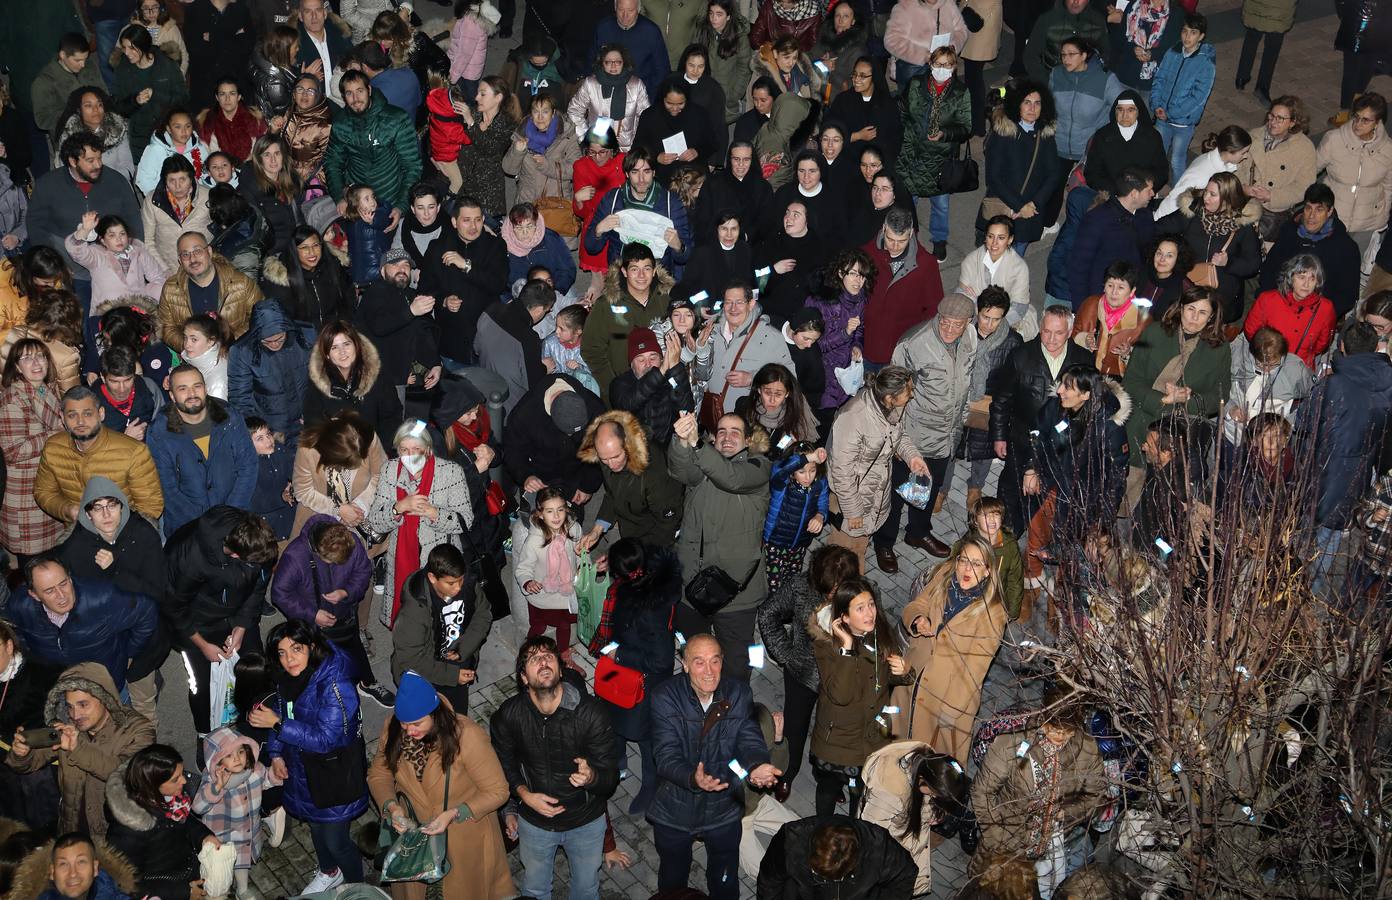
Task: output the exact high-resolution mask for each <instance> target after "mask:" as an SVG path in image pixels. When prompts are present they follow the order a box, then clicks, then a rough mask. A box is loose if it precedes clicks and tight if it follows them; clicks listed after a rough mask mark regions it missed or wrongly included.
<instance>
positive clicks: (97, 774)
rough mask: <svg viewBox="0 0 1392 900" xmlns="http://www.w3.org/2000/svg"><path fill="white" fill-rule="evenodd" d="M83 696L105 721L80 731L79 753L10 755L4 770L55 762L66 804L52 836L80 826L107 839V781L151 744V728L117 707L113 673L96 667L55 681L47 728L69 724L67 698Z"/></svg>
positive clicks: (118, 700)
mask: <svg viewBox="0 0 1392 900" xmlns="http://www.w3.org/2000/svg"><path fill="white" fill-rule="evenodd" d="M68 691H83V692H84V693H87V694H90V695H92V697H94V698H95V699H96V701H97V702H98V703H100V704H101V705H102V706H104V707H106V711H107V717H106V721H104V722H102V724H101V725H100V726H99V727H97V728H96V729H95V730H93V731H80V732H78V735H77V748H76V749H74V750H71V751H69V752H67V753H60V752H59V751H58V749H57V748H56V747H50V748H48V749H45V750H30V751H29V753H28V755H26V756H25V757H24V758H23V759H18V758H16V757H15V755H14V754H13V753H11V754H10V755H9V756H8V757H6V759H5V763H6V765H8V766H9V767H10V768H12V769H14V770H15V771H16V772H42V771H44V770H45V768H46V767H47V766H49V765H50V764H52V763H54V762H56V763H57V765H58V791H59V793H60V794H61V795H62V796H63V797H64V798H65V801H66V802H64V803H63V804H62V805H61V806H60V807H59V814H58V822H57V828H56V830H57V831H58V832H59V833H66V832H69V831H76V830H78V829H79V828H82V827H83V826H84V825H85V827H86V828H87V830H89V831H90V832H91V834H92V835H93V836H94V837H97V838H102V837H105V836H106V830H107V821H106V815H105V814H104V812H103V806H104V801H105V798H106V785H107V781H108V780H109V779H110V778H112V777H113V775H115V773H116V770H117V768H118V767H120V766H121V765H122V764H123V763H124V762H126V760H128V759H130V758H131V756H132V755H133V754H134V753H135V752H136V751H137V750H140V749H141V748H143V747H148V746H149V745H150V744H152V743H154V740H155V726H154V725H152V724H150V722H148V721H147V720H146V719H145V718H144V717H143V716H140V715H139V714H137V713H136V712H135V711H134V710H132V709H131V708H130V707H129V706H123V705H122V704H121V697H120V694H119V693H118V692H117V690H116V685H115V684H114V683H113V682H112V679H111V673H110V672H108V671H107V669H106V667H105V666H103V665H102V664H101V663H99V662H84V663H79V664H78V665H75V666H73V667H72V668H70V669H67V670H66V671H64V672H63V674H62V675H60V676H58V681H57V683H55V684H54V685H53V689H52V690H50V691H49V692H48V702H47V703H46V704H45V705H44V721H45V722H62V723H64V724H67V725H71V724H72V717H71V716H70V715H69V713H68V702H67V698H66V695H67V692H68Z"/></svg>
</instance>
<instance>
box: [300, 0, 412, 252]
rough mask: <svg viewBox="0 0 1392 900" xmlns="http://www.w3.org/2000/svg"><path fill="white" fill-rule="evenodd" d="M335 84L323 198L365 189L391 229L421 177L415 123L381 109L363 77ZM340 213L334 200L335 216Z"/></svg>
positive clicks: (348, 76)
mask: <svg viewBox="0 0 1392 900" xmlns="http://www.w3.org/2000/svg"><path fill="white" fill-rule="evenodd" d="M304 2H306V3H319V2H320V0H304ZM301 53H303V44H302V45H301ZM338 84H339V85H340V87H341V89H342V91H343V109H341V110H339V111H338V112H337V113H336V114H335V115H334V122H333V131H332V132H331V133H330V134H329V149H328V152H327V153H325V155H324V180H325V182H326V183H327V184H328V186H329V193H330V194H332V195H333V196H335V197H338V198H342V197H343V189H344V188H345V187H347V186H348V185H350V184H365V185H367V186H368V187H370V188H372V192H373V193H374V194H376V195H377V202H378V203H380V204H382V205H384V206H389V207H391V224H390V225H389V226H387V227H388V228H389V229H391V228H395V227H396V226H397V225H398V224H399V223H400V221H401V214H402V213H403V212H405V211H406V195H407V190H408V189H409V188H410V186H411V185H413V184H415V183H416V179H418V178H420V174H421V157H420V142H419V141H417V140H416V127H415V123H414V122H413V121H412V119H411V117H410V115H408V114H407V113H406V111H405V110H402V109H398V108H397V107H395V106H392V105H391V104H389V103H387V101H386V100H385V99H384V98H383V97H382V95H381V93H380V92H377V91H374V90H372V85H371V84H370V83H369V82H368V77H367V73H366V72H359V71H356V70H350V71H348V72H346V73H344V75H343V78H342V79H341V80H339V81H338ZM346 208H347V207H346V205H345V202H344V201H343V200H342V199H340V200H339V203H338V211H339V214H340V215H341V214H342V213H343V212H344V210H345V209H346Z"/></svg>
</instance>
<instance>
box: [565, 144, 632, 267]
mask: <svg viewBox="0 0 1392 900" xmlns="http://www.w3.org/2000/svg"><path fill="white" fill-rule="evenodd" d="M581 140H582V143H583V144H584V146H585V153H584V155H583V156H581V157H580V158H579V159H577V160H576V161H575V167H574V169H573V170H572V171H573V176H572V183H573V185H574V189H575V194H574V196H573V198H572V200H571V204H570V205H571V206H572V207H573V208H574V209H575V214H576V215H577V216H579V217H580V233H581V234H584V233H585V231H586V230H587V229H589V227H590V220H591V219H592V218H594V214H595V210H597V209H599V201H600V200H602V199H603V198H604V195H605V194H607V193H608V192H609V191H611V190H613V189H614V188H616V187H618V186H619V185H621V184H623V183H624V171H623V160H624V158H623V154H622V153H620V152H619V140H618V137H617V136H616V135H615V133H614V130H613V128H609V129H607V130H605V131H604V132H602V133H598V134H596V133H595V131H594V129H591V130H589V131H587V132H585V134H584V136H583V138H582V139H581ZM580 268H581V269H584V270H585V271H586V272H604V271H606V270H607V269H608V268H609V257H608V254H607V252H605V251H601V252H599V253H590V252H589V251H588V250H586V249H585V242H584V241H581V242H580Z"/></svg>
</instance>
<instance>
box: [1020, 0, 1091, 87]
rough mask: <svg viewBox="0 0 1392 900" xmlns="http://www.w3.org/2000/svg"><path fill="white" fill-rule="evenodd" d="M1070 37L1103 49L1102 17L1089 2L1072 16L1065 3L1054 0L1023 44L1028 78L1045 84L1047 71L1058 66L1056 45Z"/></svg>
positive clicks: (1047, 76)
mask: <svg viewBox="0 0 1392 900" xmlns="http://www.w3.org/2000/svg"><path fill="white" fill-rule="evenodd" d="M1070 37H1080V38H1082V39H1083V40H1085V41H1087V42H1088V45H1089V46H1091V47H1099V48H1106V47H1107V46H1108V41H1107V18H1106V16H1104V15H1103V14H1102V12H1101V11H1100V10H1099V9H1098V8H1097V7H1096V6H1094V5H1092V4H1091V3H1089V4H1088V5H1087V6H1086V7H1084V9H1083V11H1082V12H1080V13H1077V14H1076V15H1075V14H1074V13H1071V12H1069V11H1068V3H1067V0H1058V2H1057V3H1055V4H1054V8H1053V9H1051V10H1049V11H1048V12H1046V13H1044V14H1043V15H1042V16H1040V17H1039V18H1038V19H1036V20H1035V22H1034V29H1033V30H1032V31H1031V32H1030V34H1029V40H1028V41H1026V43H1025V56H1024V59H1025V69H1026V70H1027V71H1028V72H1029V77H1030V78H1032V79H1033V80H1035V81H1036V82H1038V83H1040V84H1048V83H1049V71H1050V70H1051V69H1053V68H1054V67H1055V66H1057V65H1058V63H1059V44H1062V43H1063V42H1064V40H1066V39H1067V38H1070Z"/></svg>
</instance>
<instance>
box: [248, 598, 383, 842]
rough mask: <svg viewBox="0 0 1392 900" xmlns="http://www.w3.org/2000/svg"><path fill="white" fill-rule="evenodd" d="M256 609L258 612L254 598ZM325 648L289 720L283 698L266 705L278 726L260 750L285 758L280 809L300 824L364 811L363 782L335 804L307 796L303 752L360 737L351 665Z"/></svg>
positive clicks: (348, 819) (346, 744) (347, 817)
mask: <svg viewBox="0 0 1392 900" xmlns="http://www.w3.org/2000/svg"><path fill="white" fill-rule="evenodd" d="M257 605H258V608H259V605H260V601H259V600H258V602H257ZM328 646H329V655H328V657H327V658H326V659H325V660H324V661H323V662H321V663H320V664H319V668H317V669H315V670H314V674H313V675H311V676H310V677H309V684H308V685H306V686H305V689H304V690H303V691H302V692H301V693H300V696H298V697H296V698H294V701H293V702H294V709H295V714H294V716H293V717H290V716H289V715H288V714H287V712H286V709H287V706H286V698H285V697H284V696H282V695H281V694H276V696H275V699H274V700H272V701H271V702H272V704H273V706H274V708H275V712H276V714H277V715H279V716H280V719H281V723H280V727H279V728H278V729H276V730H275V731H272V732H271V734H270V737H269V738H268V739H267V741H266V752H267V753H268V754H270V757H271V759H272V760H275V759H283V760H285V767H286V770H287V776H288V777H287V778H286V779H285V794H284V802H285V808H286V809H287V810H288V811H289V812H290V815H292V816H294V817H295V818H297V819H300V820H302V821H305V822H351V821H353V820H354V819H356V818H357V817H358V816H360V815H362V814H363V813H364V812H366V811H367V781H366V780H364V781H363V783H362V785H361V788H362V796H361V797H360V798H358V799H357V800H354V801H352V802H350V803H344V804H342V805H341V806H330V807H328V808H325V809H320V808H319V807H318V806H315V805H314V801H313V800H312V799H311V798H310V796H309V782H308V781H307V780H306V778H305V766H304V756H303V754H304V753H306V752H308V753H328V752H330V751H333V750H337V749H339V748H340V747H349V746H351V745H352V744H353V742H354V741H356V740H358V739H359V738H360V737H361V735H362V717H361V715H359V709H358V691H357V689H356V688H355V687H354V686H353V677H352V666H353V663H352V661H351V660H349V659H348V656H347V654H345V653H344V652H343V651H342V650H340V649H338V647H337V646H335V645H334V644H333V643H332V642H330V643H329V645H328Z"/></svg>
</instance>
